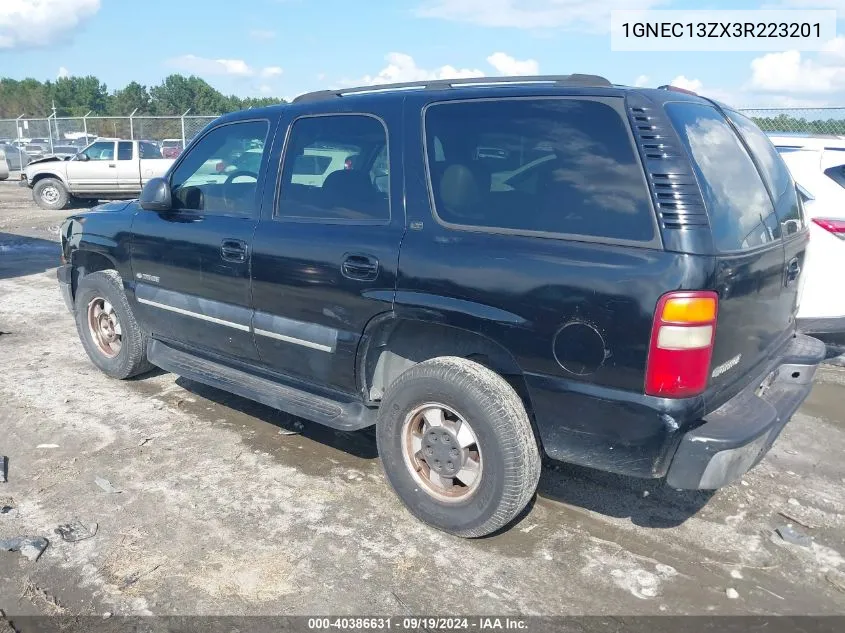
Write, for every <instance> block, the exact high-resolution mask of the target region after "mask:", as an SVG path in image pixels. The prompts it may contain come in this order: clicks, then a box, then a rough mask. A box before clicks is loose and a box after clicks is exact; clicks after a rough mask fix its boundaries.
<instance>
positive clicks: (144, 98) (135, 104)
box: [108, 81, 151, 116]
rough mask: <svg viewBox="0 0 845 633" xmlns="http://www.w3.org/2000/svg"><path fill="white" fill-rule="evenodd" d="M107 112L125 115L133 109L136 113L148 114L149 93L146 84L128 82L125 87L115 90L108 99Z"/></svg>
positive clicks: (149, 108) (149, 107)
mask: <svg viewBox="0 0 845 633" xmlns="http://www.w3.org/2000/svg"><path fill="white" fill-rule="evenodd" d="M108 109H109V114H112V115H115V116H121V115H122V116H126V115H128V114H131V113H132V112H133V111H134V110H138V114H150V112H151V102H150V93H149V91H148V90H147V87H146V86H142V85H141V84H139V83H138V82H137V81H133V82H130V83H129V84H127V86H126V87H125V88H122V89H121V90H115V91H114V93H113V94H112V95H111V98H110V99H109V106H108Z"/></svg>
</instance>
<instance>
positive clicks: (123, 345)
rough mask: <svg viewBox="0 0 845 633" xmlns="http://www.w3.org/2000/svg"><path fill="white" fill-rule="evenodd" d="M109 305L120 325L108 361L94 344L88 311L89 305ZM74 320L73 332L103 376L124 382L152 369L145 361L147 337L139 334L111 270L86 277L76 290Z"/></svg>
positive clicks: (120, 287) (120, 283) (124, 296)
mask: <svg viewBox="0 0 845 633" xmlns="http://www.w3.org/2000/svg"><path fill="white" fill-rule="evenodd" d="M101 299H103V300H106V301H108V302H109V303H110V304H111V306H112V307H113V310H114V314H115V315H116V317H117V321H118V322H119V323H120V330H121V334H120V339H121V341H120V349H119V351H118V352H117V354H116V355H115V356H113V357H109V356H108V355H106V353H105V352H104V351H103V350H102V349H101V348H100V345H99V344H98V343H97V342H96V341H95V340H94V334H93V333H92V331H91V330H92V328H91V327H90V326H89V322H88V317H89V315H88V308H89V306H90V305H91V304H92V302H95V301H99V300H101ZM74 317H75V320H76V331H77V332H78V333H79V339H80V340H81V341H82V346H83V347H84V348H85V351H86V352H87V353H88V357H89V358H90V359H91V362H93V363H94V365H96V366H97V368H98V369H100V371H102V372H103V373H104V374H107V375H109V376H111V377H112V378H117V379H119V380H123V379H125V378H131V377H132V376H137V375H138V374H143V373H145V372H147V371H149V370H151V369H152V368H153V366H152V365H151V364H150V363H149V361H148V360H147V341H148V336H147V334H146V333H145V332H144V331H143V330H141V328H140V326H139V325H138V322H137V321H136V320H135V315H134V314H132V308H130V307H129V302H128V301H127V299H126V294H125V293H124V292H123V281H122V280H121V278H120V275H119V274H118V273H117V272H116V271H114V270H102V271H99V272H95V273H90V274H88V275H85V276H84V277H82V278H81V279H80V280H79V285H78V287H77V289H76V299H75V309H74Z"/></svg>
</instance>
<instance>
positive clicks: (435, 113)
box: [425, 98, 655, 242]
mask: <svg viewBox="0 0 845 633" xmlns="http://www.w3.org/2000/svg"><path fill="white" fill-rule="evenodd" d="M425 133H426V151H427V160H428V175H429V186H430V188H431V196H432V199H433V201H434V208H435V213H436V215H437V217H438V218H439V219H440V220H441V221H442V222H444V223H446V224H447V226H448V225H453V226H458V227H479V228H485V229H490V230H504V231H509V232H521V233H529V234H537V233H539V234H546V235H557V236H564V237H569V236H572V237H573V239H577V238H578V236H585V237H589V238H592V239H593V240H595V239H596V238H609V239H615V240H625V241H631V242H650V241H652V240H653V239H654V238H655V220H654V212H653V209H652V206H651V200H650V197H649V191H648V187H647V183H646V180H645V176H644V174H643V170H642V165H641V163H640V161H639V158H638V156H637V155H636V153H635V150H634V147H633V144H632V141H631V138H630V132H629V130H628V127H627V123H626V121H624V120H623V119H622V117H621V116H620V114H619V113H618V112H617V111H616V110H615V109H614V108H613V107H612V106H611V105H608V104H607V103H604V102H602V101H597V100H589V99H577V98H576V99H572V98H567V99H563V98H553V99H491V100H475V101H460V102H445V103H437V104H433V105H431V106H429V107H428V108H427V110H426V115H425Z"/></svg>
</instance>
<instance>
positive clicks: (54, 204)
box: [32, 178, 70, 211]
mask: <svg viewBox="0 0 845 633" xmlns="http://www.w3.org/2000/svg"><path fill="white" fill-rule="evenodd" d="M32 198H33V200H35V204H37V205H38V206H39V207H41V208H42V209H48V210H51V211H60V210H61V209H64V208H65V207H66V206H67V204H68V202H69V201H70V193H68V190H67V187H65V185H64V183H62V181H61V180H57V179H55V178H44V179H42V180H39V181H38V182H36V183H35V186H33V187H32Z"/></svg>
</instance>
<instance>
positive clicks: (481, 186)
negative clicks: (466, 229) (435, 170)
mask: <svg viewBox="0 0 845 633" xmlns="http://www.w3.org/2000/svg"><path fill="white" fill-rule="evenodd" d="M489 191H490V175H489V174H488V173H486V171H485V170H484V169H482V168H481V167H478V168H476V169H473V168H470V167H468V166H467V165H459V164H455V165H449V167H447V168H446V169H445V171H444V172H443V177H442V178H441V179H440V198H441V200H443V204H445V205H446V206H447V207H448V208H449V209H451V210H452V211H454V212H456V213H462V212H466V211H469V210H471V209H472V208H473V207H474V206H475V205H477V204H478V203H479V202H480V201H481V199H482V196H483V195H484V194H487V193H489Z"/></svg>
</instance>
